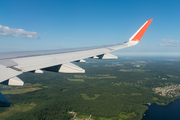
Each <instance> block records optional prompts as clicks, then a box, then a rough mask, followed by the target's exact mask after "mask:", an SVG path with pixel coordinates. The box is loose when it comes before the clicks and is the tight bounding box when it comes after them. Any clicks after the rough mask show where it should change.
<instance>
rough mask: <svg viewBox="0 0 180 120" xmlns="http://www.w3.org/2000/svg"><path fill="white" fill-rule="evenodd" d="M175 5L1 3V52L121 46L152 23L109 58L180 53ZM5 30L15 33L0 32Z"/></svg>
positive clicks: (158, 1)
mask: <svg viewBox="0 0 180 120" xmlns="http://www.w3.org/2000/svg"><path fill="white" fill-rule="evenodd" d="M179 6H180V1H179V0H0V25H1V26H0V28H1V29H0V52H11V51H31V50H46V49H62V48H76V47H86V46H97V45H108V44H115V43H122V42H124V41H126V40H128V39H129V38H130V37H131V36H132V35H133V34H134V33H135V32H136V31H137V30H138V29H139V27H140V26H141V25H143V24H144V22H145V21H146V20H148V19H153V21H152V23H151V25H150V26H149V28H148V29H147V31H146V33H145V34H144V36H143V37H142V39H141V41H140V43H139V44H137V45H136V46H134V47H130V48H126V49H123V50H119V51H117V52H115V53H114V54H121V53H123V54H126V53H133V54H136V53H143V54H147V53H159V54H165V55H166V54H176V53H177V54H179V53H180V46H179V42H180V37H179V33H180V15H179V14H180V7H179ZM5 26H6V28H7V29H12V31H16V32H12V31H11V33H7V34H4V33H3V31H2V28H4V27H5ZM18 29H21V30H18ZM22 29H23V30H22ZM29 34H30V35H29ZM28 35H29V36H28Z"/></svg>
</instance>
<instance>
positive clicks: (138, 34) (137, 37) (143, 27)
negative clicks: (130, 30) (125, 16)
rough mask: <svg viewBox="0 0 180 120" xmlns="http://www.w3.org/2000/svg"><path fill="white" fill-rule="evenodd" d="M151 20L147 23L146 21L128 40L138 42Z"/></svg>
mask: <svg viewBox="0 0 180 120" xmlns="http://www.w3.org/2000/svg"><path fill="white" fill-rule="evenodd" d="M152 20H153V19H149V20H148V21H146V22H145V23H144V25H143V26H141V28H139V30H138V31H137V32H136V33H135V34H134V35H133V36H132V37H131V38H130V39H129V40H130V41H137V42H139V41H140V40H141V38H142V36H143V34H144V33H145V31H146V29H147V28H148V26H149V25H150V23H151V22H152Z"/></svg>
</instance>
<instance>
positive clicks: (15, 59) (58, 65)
mask: <svg viewBox="0 0 180 120" xmlns="http://www.w3.org/2000/svg"><path fill="white" fill-rule="evenodd" d="M151 22H152V19H149V20H148V21H146V22H145V23H144V24H143V25H142V26H141V27H140V28H139V30H138V31H137V32H136V33H135V34H134V35H133V36H132V37H131V38H130V39H129V40H128V41H126V42H124V43H121V44H116V45H106V46H97V47H87V48H79V49H67V50H52V51H37V52H21V53H13V54H12V53H7V54H0V83H1V84H5V85H13V86H22V85H23V84H24V83H23V81H21V80H20V79H19V78H17V77H16V76H17V75H19V74H22V73H23V72H30V71H31V72H34V73H43V70H48V71H54V72H62V73H84V72H85V70H84V69H82V68H80V67H78V66H76V65H74V64H72V63H71V62H82V61H83V62H85V61H84V60H83V59H85V58H97V59H117V56H114V55H111V54H109V52H112V51H115V50H119V49H123V48H126V47H130V46H134V45H136V44H137V43H138V42H139V41H140V39H141V38H142V36H143V34H144V33H145V31H146V30H147V28H148V26H149V25H150V23H151Z"/></svg>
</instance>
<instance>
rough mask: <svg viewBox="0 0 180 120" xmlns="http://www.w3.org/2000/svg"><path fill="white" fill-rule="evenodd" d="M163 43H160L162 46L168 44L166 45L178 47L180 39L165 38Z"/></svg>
mask: <svg viewBox="0 0 180 120" xmlns="http://www.w3.org/2000/svg"><path fill="white" fill-rule="evenodd" d="M162 41H163V43H160V44H159V45H160V46H166V47H177V46H178V44H179V41H177V40H168V39H163V40H162Z"/></svg>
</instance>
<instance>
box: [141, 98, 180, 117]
mask: <svg viewBox="0 0 180 120" xmlns="http://www.w3.org/2000/svg"><path fill="white" fill-rule="evenodd" d="M142 120H180V99H177V100H176V101H174V102H172V103H170V104H169V105H167V106H160V105H157V104H151V105H150V106H149V105H148V110H147V111H146V112H145V113H144V116H143V119H142Z"/></svg>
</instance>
